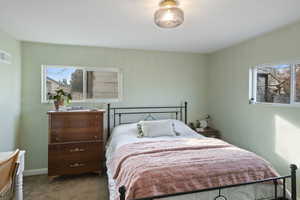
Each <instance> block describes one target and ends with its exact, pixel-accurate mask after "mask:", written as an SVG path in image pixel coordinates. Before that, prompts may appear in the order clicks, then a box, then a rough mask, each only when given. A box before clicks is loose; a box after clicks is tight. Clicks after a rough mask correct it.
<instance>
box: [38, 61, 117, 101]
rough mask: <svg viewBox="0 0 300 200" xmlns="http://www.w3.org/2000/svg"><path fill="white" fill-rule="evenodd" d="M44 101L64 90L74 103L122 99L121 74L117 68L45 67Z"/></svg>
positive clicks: (43, 81)
mask: <svg viewBox="0 0 300 200" xmlns="http://www.w3.org/2000/svg"><path fill="white" fill-rule="evenodd" d="M42 71H43V76H42V77H43V80H42V83H43V88H44V89H43V94H42V101H43V102H46V101H48V99H47V94H48V93H54V92H55V90H58V89H63V90H64V91H66V92H68V93H71V95H72V98H73V100H74V101H87V100H101V101H103V100H104V101H105V100H107V101H114V100H119V99H120V98H121V87H120V86H121V85H120V84H121V83H120V80H121V74H120V72H119V70H118V69H116V68H99V69H98V68H89V67H66V66H43V70H42Z"/></svg>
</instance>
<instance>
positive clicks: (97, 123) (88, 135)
mask: <svg viewBox="0 0 300 200" xmlns="http://www.w3.org/2000/svg"><path fill="white" fill-rule="evenodd" d="M102 122H103V113H93V112H90V113H76V114H73V113H62V114H60V113H58V114H51V116H50V121H49V136H50V137H49V139H50V143H58V142H73V141H87V140H102V139H103V138H102V135H103V123H102Z"/></svg>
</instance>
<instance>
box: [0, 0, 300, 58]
mask: <svg viewBox="0 0 300 200" xmlns="http://www.w3.org/2000/svg"><path fill="white" fill-rule="evenodd" d="M0 2H1V6H0V29H2V30H3V31H6V32H8V33H9V34H11V35H13V36H14V37H15V38H17V39H19V40H25V41H36V42H47V43H58V44H74V45H88V46H102V47H114V48H131V49H147V50H163V51H182V52H199V53H208V52H213V51H215V50H218V49H221V48H224V47H228V46H230V45H233V44H235V43H238V42H240V41H243V40H246V39H249V38H252V37H255V36H257V35H261V34H263V33H265V32H269V31H272V30H274V29H276V28H279V27H282V26H284V25H286V24H290V23H293V22H295V21H297V20H299V19H300V12H299V9H300V1H299V0H181V1H180V7H181V8H182V9H183V10H184V12H185V22H184V23H183V25H181V26H179V27H178V28H175V29H162V28H159V27H157V26H156V25H155V24H154V22H153V13H154V12H155V10H156V9H157V8H158V3H159V0H21V1H20V0H0Z"/></svg>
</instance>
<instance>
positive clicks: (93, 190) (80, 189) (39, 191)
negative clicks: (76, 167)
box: [24, 174, 109, 200]
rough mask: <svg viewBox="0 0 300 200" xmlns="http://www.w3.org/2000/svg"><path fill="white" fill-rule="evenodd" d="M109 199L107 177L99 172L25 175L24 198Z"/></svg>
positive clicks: (59, 199)
mask: <svg viewBox="0 0 300 200" xmlns="http://www.w3.org/2000/svg"><path fill="white" fill-rule="evenodd" d="M40 199H41V200H44V199H45V200H46V199H49V200H69V199H70V200H108V199H109V198H108V189H107V178H106V176H99V175H97V174H85V175H78V176H66V177H58V178H55V179H53V180H51V181H49V180H48V176H47V175H41V176H30V177H24V200H40Z"/></svg>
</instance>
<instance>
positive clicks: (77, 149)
mask: <svg viewBox="0 0 300 200" xmlns="http://www.w3.org/2000/svg"><path fill="white" fill-rule="evenodd" d="M83 151H85V149H80V148H75V149H70V152H83Z"/></svg>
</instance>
